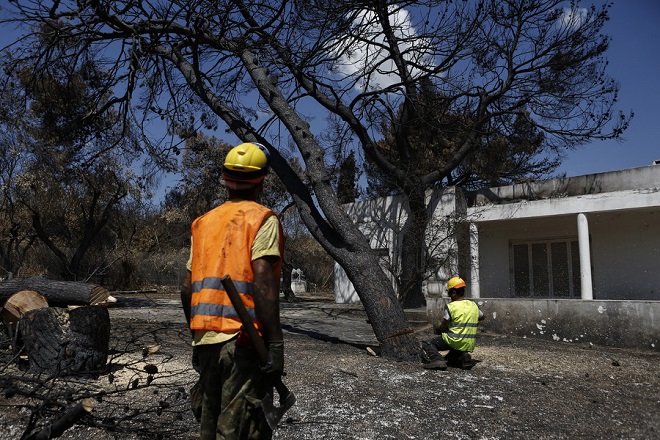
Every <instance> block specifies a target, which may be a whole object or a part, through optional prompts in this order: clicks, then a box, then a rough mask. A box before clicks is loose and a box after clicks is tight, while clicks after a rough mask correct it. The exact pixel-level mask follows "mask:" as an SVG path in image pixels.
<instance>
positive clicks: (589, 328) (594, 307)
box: [428, 298, 660, 351]
mask: <svg viewBox="0 0 660 440" xmlns="http://www.w3.org/2000/svg"><path fill="white" fill-rule="evenodd" d="M446 301H447V299H436V300H435V301H434V302H433V303H429V307H428V310H429V320H433V319H437V316H438V314H439V313H440V311H441V310H442V308H443V306H444V304H445V303H446ZM474 301H475V302H476V303H477V304H478V305H479V308H480V309H481V311H482V312H484V314H485V315H486V319H485V320H484V321H482V323H481V324H480V326H479V328H480V331H484V332H488V333H494V334H501V335H513V336H519V337H528V338H539V339H546V340H550V341H561V342H567V343H574V344H578V343H579V344H585V343H586V344H589V343H591V344H596V345H606V346H611V347H625V348H635V349H647V350H654V351H660V330H659V328H660V325H659V324H660V323H659V322H658V320H660V302H658V301H595V300H594V301H582V300H571V299H559V300H548V299H502V298H481V299H475V300H474ZM477 344H478V342H477Z"/></svg>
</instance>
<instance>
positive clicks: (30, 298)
mask: <svg viewBox="0 0 660 440" xmlns="http://www.w3.org/2000/svg"><path fill="white" fill-rule="evenodd" d="M42 307H48V301H47V300H46V297H45V296H43V295H41V294H40V293H38V292H35V291H34V290H21V291H20V292H16V293H14V294H13V295H12V296H10V297H9V299H8V300H7V302H5V307H4V310H3V311H2V322H3V323H4V324H5V325H9V324H11V325H13V324H16V323H17V322H18V320H19V319H20V318H21V315H22V314H23V313H25V312H28V311H30V310H35V309H40V308H42Z"/></svg>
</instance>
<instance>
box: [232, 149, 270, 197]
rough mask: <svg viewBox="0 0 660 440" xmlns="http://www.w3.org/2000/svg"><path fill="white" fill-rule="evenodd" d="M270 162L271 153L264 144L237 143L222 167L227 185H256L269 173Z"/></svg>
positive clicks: (237, 187)
mask: <svg viewBox="0 0 660 440" xmlns="http://www.w3.org/2000/svg"><path fill="white" fill-rule="evenodd" d="M269 162H270V154H269V153H268V150H267V149H266V147H264V146H263V145H261V144H257V143H251V142H245V143H243V144H240V145H237V146H236V147H234V148H232V149H231V150H230V151H229V153H227V156H226V157H225V163H224V166H223V167H222V174H223V177H224V180H225V185H226V186H227V187H229V188H233V189H241V188H246V187H249V186H254V185H255V184H257V183H259V182H261V181H262V180H263V179H264V177H265V176H266V174H267V173H268V166H269ZM234 187H236V188H234Z"/></svg>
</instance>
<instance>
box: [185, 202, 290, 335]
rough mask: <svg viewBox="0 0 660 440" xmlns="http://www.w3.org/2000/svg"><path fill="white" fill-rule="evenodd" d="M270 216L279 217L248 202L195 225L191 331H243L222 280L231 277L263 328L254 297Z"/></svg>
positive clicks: (213, 213) (232, 205)
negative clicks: (261, 237) (260, 238)
mask: <svg viewBox="0 0 660 440" xmlns="http://www.w3.org/2000/svg"><path fill="white" fill-rule="evenodd" d="M270 215H275V214H274V213H273V212H272V211H271V210H269V209H268V208H266V207H264V206H262V205H259V204H258V203H256V202H252V201H247V200H242V201H231V202H226V203H224V204H222V205H221V206H219V207H217V208H215V209H213V210H211V211H209V212H207V213H206V214H204V215H203V216H201V217H199V218H198V219H196V220H195V221H194V222H193V225H192V236H193V251H192V253H193V259H192V286H191V291H192V301H191V313H190V314H191V319H190V328H191V329H193V330H213V331H218V332H223V333H235V332H237V331H238V330H239V329H240V328H241V321H240V319H239V318H238V315H237V313H236V310H235V309H234V307H233V306H232V304H231V301H230V300H229V297H228V296H227V293H226V292H225V290H224V287H223V285H222V283H221V281H220V280H221V279H222V278H223V277H224V276H226V275H229V276H230V277H231V278H232V281H233V282H234V285H235V286H236V290H238V292H239V294H240V297H241V299H242V300H243V304H244V305H245V308H246V309H247V310H248V313H249V314H250V316H251V317H252V319H253V322H254V324H255V326H256V327H257V328H258V329H261V323H260V322H259V321H258V320H257V317H256V312H255V310H254V300H253V298H252V285H253V284H252V282H253V281H254V273H253V272H252V259H251V257H252V244H253V242H254V239H255V237H256V236H257V232H258V231H259V228H260V227H261V225H262V224H263V222H264V220H265V219H266V218H267V217H268V216H270ZM280 238H281V237H280ZM280 241H281V240H280ZM281 244H282V243H280V252H282V245H281ZM278 276H279V274H278Z"/></svg>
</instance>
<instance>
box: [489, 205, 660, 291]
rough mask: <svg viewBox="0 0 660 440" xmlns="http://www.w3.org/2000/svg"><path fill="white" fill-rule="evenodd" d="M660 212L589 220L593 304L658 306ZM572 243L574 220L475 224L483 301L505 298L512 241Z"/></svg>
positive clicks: (624, 213)
mask: <svg viewBox="0 0 660 440" xmlns="http://www.w3.org/2000/svg"><path fill="white" fill-rule="evenodd" d="M659 217H660V211H653V210H634V211H614V212H606V213H593V214H589V215H587V218H588V221H589V235H590V238H591V258H592V271H593V273H592V278H593V288H594V299H626V300H660V218H659ZM553 238H575V239H577V217H576V216H575V215H563V216H557V217H551V218H536V219H525V220H503V221H496V222H484V223H480V224H479V278H480V291H481V297H489V298H507V297H511V296H513V295H512V292H511V290H510V273H511V267H510V259H509V254H510V249H509V246H510V243H511V241H513V240H533V239H553Z"/></svg>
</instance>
